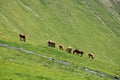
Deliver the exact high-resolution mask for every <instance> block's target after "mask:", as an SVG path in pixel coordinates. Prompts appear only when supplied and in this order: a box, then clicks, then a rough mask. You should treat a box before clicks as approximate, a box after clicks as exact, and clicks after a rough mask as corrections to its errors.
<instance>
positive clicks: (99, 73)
mask: <svg viewBox="0 0 120 80" xmlns="http://www.w3.org/2000/svg"><path fill="white" fill-rule="evenodd" d="M0 46H1V47H6V48H10V49H14V50H18V51H21V52H24V53H28V54H33V55H37V56H40V57H43V58H46V59H49V60H51V61H55V62H57V63H61V64H63V65H66V66H72V67H76V68H79V69H82V70H84V71H86V72H89V73H92V74H97V75H99V76H101V77H110V78H111V79H113V80H120V78H118V77H116V76H112V75H108V74H105V73H102V72H99V71H97V70H92V69H89V68H87V67H81V66H76V65H74V64H72V63H69V62H67V61H63V60H57V59H54V58H52V57H48V56H45V55H41V54H38V53H35V52H32V51H29V50H25V49H23V48H17V47H13V46H10V45H8V44H0Z"/></svg>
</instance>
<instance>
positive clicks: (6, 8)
mask: <svg viewBox="0 0 120 80" xmlns="http://www.w3.org/2000/svg"><path fill="white" fill-rule="evenodd" d="M102 1H103V2H101V0H91V1H89V0H52V1H50V0H36V1H34V0H1V1H0V32H1V33H2V34H0V43H3V42H4V43H9V44H12V45H16V46H21V47H24V48H27V49H31V50H33V51H34V50H35V51H36V52H40V53H44V54H45V55H48V56H52V57H53V56H54V57H55V58H60V59H65V60H68V59H69V58H64V57H65V56H63V55H62V54H61V53H60V55H59V56H63V57H62V58H61V57H59V56H57V55H58V54H55V53H58V52H59V50H58V49H57V50H55V51H54V50H53V51H51V50H49V51H46V49H48V48H47V40H54V41H56V43H57V46H58V45H59V44H61V43H62V44H63V45H64V48H66V47H67V46H69V45H70V46H72V47H73V49H76V48H77V49H81V50H83V51H84V52H85V55H84V56H85V57H83V59H80V60H81V61H83V62H84V61H85V63H80V64H78V63H79V57H77V56H73V57H74V58H73V59H72V62H75V63H76V64H78V65H82V66H87V67H89V68H92V69H97V70H100V71H102V72H106V73H109V74H113V75H119V74H120V70H119V69H118V66H119V64H120V61H119V56H120V31H119V30H120V27H119V26H120V15H119V8H117V7H118V5H117V4H116V2H112V1H111V0H102ZM105 1H110V2H111V3H110V4H112V5H114V6H113V8H112V9H111V8H109V6H106V5H105ZM118 1H119V0H118ZM107 5H109V4H107ZM19 33H24V34H25V35H26V36H27V41H26V42H25V43H23V42H20V41H19V36H18V34H19ZM29 46H30V47H29ZM36 48H37V49H36ZM41 48H42V49H41ZM63 52H64V51H63ZM89 52H93V53H94V55H95V61H94V62H90V63H93V64H94V65H92V64H89V63H87V64H86V62H88V61H87V60H86V58H87V57H86V55H87V54H88V53H89ZM46 53H49V54H46ZM71 57H72V55H71ZM76 57H77V59H78V60H77V61H76V60H74V59H76ZM69 61H70V60H69ZM99 63H101V64H99ZM103 65H105V66H103ZM107 65H111V66H109V68H108V69H107ZM100 66H101V67H100ZM104 68H105V69H106V70H105V69H104ZM109 69H111V71H110V70H109Z"/></svg>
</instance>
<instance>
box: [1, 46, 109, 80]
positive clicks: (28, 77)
mask: <svg viewBox="0 0 120 80" xmlns="http://www.w3.org/2000/svg"><path fill="white" fill-rule="evenodd" d="M0 51H1V53H0V65H1V66H0V69H1V71H0V80H9V79H13V80H14V79H15V80H16V79H17V80H21V79H22V80H33V79H35V80H43V79H45V80H56V79H57V80H61V79H63V80H78V79H82V80H86V79H91V78H92V79H93V80H95V79H100V80H104V79H107V80H109V78H107V77H104V78H101V77H100V76H98V75H95V74H91V73H88V72H84V71H82V70H81V69H78V68H74V67H72V66H65V65H62V64H59V63H55V62H54V61H50V60H47V59H45V58H42V57H39V56H36V55H31V54H26V53H23V52H19V51H15V50H12V49H7V48H2V47H0Z"/></svg>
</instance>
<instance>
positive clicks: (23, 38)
mask: <svg viewBox="0 0 120 80" xmlns="http://www.w3.org/2000/svg"><path fill="white" fill-rule="evenodd" d="M19 37H20V41H24V42H25V41H26V36H25V35H24V34H19Z"/></svg>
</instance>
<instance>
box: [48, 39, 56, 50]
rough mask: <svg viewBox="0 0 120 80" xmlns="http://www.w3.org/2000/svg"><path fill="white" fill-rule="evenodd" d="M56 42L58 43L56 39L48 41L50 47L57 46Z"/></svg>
mask: <svg viewBox="0 0 120 80" xmlns="http://www.w3.org/2000/svg"><path fill="white" fill-rule="evenodd" d="M55 44H56V43H55V42H54V41H51V40H49V41H48V46H49V47H53V48H55Z"/></svg>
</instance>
